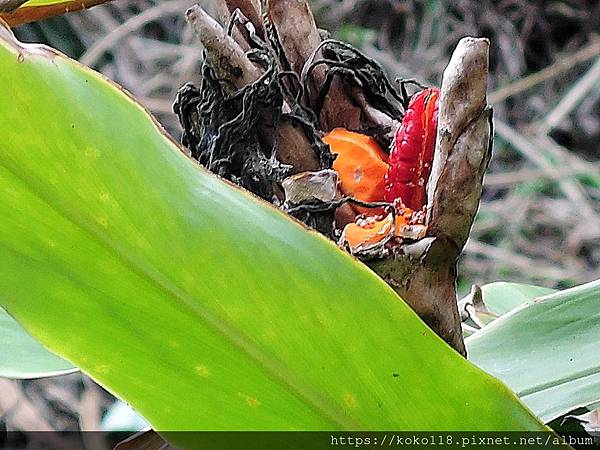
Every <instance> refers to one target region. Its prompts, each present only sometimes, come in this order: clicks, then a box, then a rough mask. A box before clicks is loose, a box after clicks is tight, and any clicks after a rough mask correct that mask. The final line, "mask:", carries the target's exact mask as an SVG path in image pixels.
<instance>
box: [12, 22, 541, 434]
mask: <svg viewBox="0 0 600 450" xmlns="http://www.w3.org/2000/svg"><path fill="white" fill-rule="evenodd" d="M3 34H4V36H3V39H2V43H1V45H0V68H1V70H0V136H2V140H1V144H0V193H1V195H0V216H1V217H2V220H1V221H0V303H2V304H3V305H4V306H5V307H6V309H7V310H8V311H9V312H10V313H11V314H12V315H13V316H14V317H16V318H17V319H18V320H19V321H20V322H21V323H22V324H23V325H24V327H25V328H26V329H27V330H28V331H29V332H30V333H31V334H32V335H34V336H35V337H36V338H38V339H39V340H40V341H41V342H43V343H44V344H45V345H47V346H48V347H49V348H51V349H52V350H53V351H56V352H57V353H58V354H60V355H61V356H63V357H65V358H66V359H68V360H70V361H72V362H73V363H74V364H75V365H77V366H79V367H81V368H82V369H83V370H85V371H86V372H87V373H89V374H90V375H91V376H92V377H94V378H95V379H96V380H98V381H99V382H100V383H102V384H103V385H104V386H106V387H107V388H108V389H110V390H111V391H113V392H115V393H116V394H117V395H119V396H120V397H122V398H124V399H126V400H127V401H128V403H130V404H131V405H132V406H133V407H134V408H136V410H138V411H139V412H140V413H141V414H142V415H143V416H144V417H146V418H147V419H148V421H149V422H150V423H151V424H152V425H153V426H154V427H156V428H157V429H159V430H191V429H200V430H201V429H210V430H222V429H233V430H235V429H250V430H251V429H255V430H257V429H266V430H277V429H279V430H283V429H286V430H287V429H311V430H327V429H370V430H382V429H411V430H419V429H420V430H434V429H435V430H522V429H529V430H540V429H543V425H541V423H539V422H538V421H537V420H536V419H535V417H534V416H533V415H532V414H531V413H530V412H529V411H528V410H527V409H525V408H524V407H523V405H522V404H521V403H520V401H519V400H518V399H517V398H516V397H515V396H514V395H513V394H512V393H511V392H510V391H509V390H508V389H507V388H506V387H505V386H504V385H502V384H501V383H500V382H499V381H497V380H495V379H493V378H492V377H490V376H488V375H487V374H484V373H483V372H482V371H481V370H480V369H478V368H477V367H475V366H473V365H472V364H470V363H469V362H467V361H466V360H464V359H463V358H461V357H460V356H459V355H458V354H457V353H455V352H454V351H452V350H450V349H449V348H448V347H447V346H446V345H445V344H444V343H443V342H442V341H441V340H440V339H439V338H438V337H437V336H436V335H435V334H434V333H432V332H431V331H430V330H429V329H428V328H427V327H426V326H425V325H424V324H423V323H422V322H421V321H420V320H419V319H418V317H417V316H416V315H415V314H414V313H413V312H412V311H411V310H410V308H408V307H407V306H406V304H405V303H404V302H402V301H401V299H399V298H398V297H397V295H396V294H395V293H394V292H393V291H392V290H391V289H390V288H389V287H388V286H387V285H386V284H385V283H384V282H383V281H382V280H381V279H379V278H378V277H376V276H375V275H374V274H373V273H372V272H371V271H370V270H369V269H368V268H366V266H364V265H362V264H361V263H360V262H358V261H356V260H354V259H353V258H351V257H350V256H348V255H347V254H345V253H344V252H342V251H341V250H339V249H338V248H336V246H335V245H334V244H333V243H331V242H330V241H328V240H326V239H325V238H324V237H322V236H320V235H318V234H316V233H314V232H312V231H307V230H306V229H305V228H303V227H302V226H301V225H299V224H298V223H296V222H294V221H292V220H290V219H289V218H288V217H286V216H285V215H284V214H283V213H281V212H280V211H277V210H276V209H274V208H273V207H272V206H270V205H268V204H266V203H264V202H262V201H259V200H257V199H256V198H254V197H253V196H251V195H250V194H248V193H246V192H243V191H241V190H239V189H238V188H236V187H234V186H231V185H229V184H227V183H224V182H223V181H221V180H219V179H217V178H216V177H215V176H213V175H211V174H209V173H207V172H206V171H205V170H203V169H202V168H201V167H199V166H198V165H197V164H195V163H194V162H192V161H190V160H189V159H188V158H187V157H186V156H185V155H184V154H183V153H182V152H180V151H179V148H178V147H177V146H176V145H175V144H174V143H173V142H172V141H170V140H169V139H168V138H166V137H165V136H164V135H163V134H162V133H161V132H160V130H159V129H158V127H157V125H156V123H155V122H153V121H152V120H151V118H150V117H149V116H148V115H147V113H146V112H145V111H144V110H142V108H141V107H139V106H138V105H137V104H135V103H134V102H133V101H132V100H131V99H130V98H129V97H128V96H127V95H125V94H124V93H123V92H121V91H119V90H118V89H117V88H116V87H115V86H114V85H112V84H109V83H107V82H106V81H105V80H104V79H102V78H101V76H100V75H98V74H96V73H94V72H92V71H91V70H89V69H86V68H83V67H81V66H79V65H78V64H77V63H75V62H73V61H70V60H68V59H67V58H65V57H63V56H61V55H58V54H56V53H55V52H53V51H50V50H49V49H47V48H45V47H37V46H29V45H27V46H24V45H22V44H19V43H17V42H15V40H14V38H12V37H11V36H9V35H8V33H7V32H3Z"/></svg>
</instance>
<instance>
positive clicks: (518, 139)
mask: <svg viewBox="0 0 600 450" xmlns="http://www.w3.org/2000/svg"><path fill="white" fill-rule="evenodd" d="M194 3H198V1H197V0H169V1H165V0H117V1H115V2H113V3H110V4H106V5H103V6H99V7H96V8H92V9H90V10H87V11H82V12H78V13H72V14H67V15H65V16H62V17H58V18H53V19H50V20H46V21H43V22H38V23H34V24H28V25H24V26H21V27H19V28H17V29H16V30H15V32H16V34H17V36H18V37H19V38H20V39H21V40H23V41H26V42H43V43H47V44H49V45H51V46H53V47H55V48H57V49H59V50H61V51H63V52H64V53H66V54H67V55H69V56H71V57H73V58H76V59H78V60H79V61H81V62H82V63H84V64H86V65H89V66H91V67H93V68H95V69H97V70H99V71H100V72H102V73H103V74H105V75H106V76H107V77H109V78H111V79H112V80H115V81H117V82H118V83H120V84H121V85H123V86H124V87H125V88H126V89H128V90H129V91H130V92H131V93H133V94H134V95H135V96H136V97H137V98H138V99H139V100H140V101H141V103H142V104H144V105H145V106H146V107H147V108H148V109H149V110H150V111H152V112H153V113H154V114H155V115H156V117H157V118H158V119H159V120H160V121H161V123H162V124H163V125H164V127H165V128H166V129H167V130H168V131H169V132H170V133H171V134H172V135H173V136H174V137H175V138H176V139H178V138H179V136H180V127H179V124H178V122H177V119H176V117H175V115H174V114H173V112H172V109H171V104H172V102H173V99H174V97H175V93H176V91H177V89H178V88H179V87H180V86H181V85H183V84H184V83H186V82H188V81H192V82H194V81H196V82H197V81H198V74H199V64H200V58H201V54H202V49H201V48H200V46H199V44H198V42H197V41H196V40H195V39H194V37H193V34H192V32H191V30H190V29H189V28H188V27H187V25H186V24H185V20H184V19H183V12H184V11H185V10H186V8H187V7H189V6H191V5H192V4H194ZM200 3H202V4H203V5H204V6H207V7H210V0H205V1H204V2H200ZM312 4H313V9H314V11H315V15H316V18H317V23H318V24H319V26H320V27H321V28H325V29H327V30H329V31H330V32H331V33H332V35H333V37H336V38H339V39H343V40H346V41H349V42H351V43H352V44H354V45H355V46H357V47H358V48H360V49H361V50H362V51H364V52H365V53H367V54H369V55H370V56H373V57H375V58H376V59H377V60H379V61H380V62H381V64H382V65H383V66H384V67H385V68H386V69H387V70H388V71H389V74H390V76H391V77H392V78H396V77H399V78H416V79H418V80H420V81H422V82H425V83H429V84H437V83H439V81H440V80H441V74H442V71H443V70H444V68H445V66H446V64H447V62H448V60H449V57H450V54H451V52H452V50H453V48H454V46H455V45H456V43H457V42H458V40H459V39H460V38H461V37H463V36H465V35H477V36H485V37H487V38H489V39H490V41H491V44H492V46H491V78H490V86H489V92H490V96H489V102H490V104H491V105H492V106H493V107H494V110H495V119H496V121H495V126H496V137H495V145H494V157H493V160H492V163H491V167H490V170H489V173H488V175H487V177H486V180H485V190H484V195H483V202H482V205H481V209H480V213H479V215H478V217H477V220H476V222H475V225H474V228H473V233H472V236H471V239H470V240H469V243H468V245H467V247H466V250H465V253H464V256H463V258H462V260H461V261H460V267H459V273H460V280H461V285H460V290H461V292H462V293H465V292H466V291H467V290H468V288H469V287H470V285H471V284H473V283H477V284H484V283H488V282H492V281H500V280H505V281H515V282H524V283H529V284H537V285H542V286H547V287H551V288H565V287H569V286H572V285H575V284H579V283H583V282H586V281H590V280H593V279H597V278H600V2H599V1H597V0H571V1H561V0H547V1H544V0H502V1H493V0H456V1H416V0H414V1H402V0H313V1H312ZM90 109H93V105H90ZM62 378H63V380H62V381H61V382H59V383H58V385H59V388H60V386H63V385H65V386H67V385H68V386H71V385H72V386H71V388H69V389H66V388H65V389H66V391H68V392H70V393H71V394H70V395H77V396H78V399H79V400H77V401H78V402H79V403H77V402H75V403H72V402H71V403H70V404H71V405H73V404H77V405H80V407H82V408H83V407H84V406H82V405H86V404H87V403H86V402H85V401H84V400H85V398H87V397H85V395H88V396H89V395H99V396H100V397H99V398H103V399H104V400H102V401H97V399H96V400H94V402H93V404H95V405H97V407H100V408H101V411H100V412H97V413H96V416H97V418H98V420H100V419H99V418H100V417H102V416H103V415H104V413H105V412H106V411H107V408H108V407H109V406H110V405H111V404H112V401H111V400H107V399H109V397H108V394H106V393H104V392H103V391H102V390H101V388H99V387H97V386H94V387H93V389H92V390H91V392H92V394H89V392H90V389H85V386H86V385H89V384H90V383H89V382H88V381H87V380H85V379H84V380H83V381H82V379H81V377H80V376H79V375H70V376H69V377H66V378H65V377H62ZM47 382H48V381H44V382H25V383H17V382H7V383H12V385H11V386H12V387H11V389H13V390H18V391H20V392H21V393H22V394H23V395H25V397H28V398H31V397H32V396H34V397H35V396H36V395H42V394H40V392H42V393H43V392H46V391H48V389H47V388H44V386H45V384H44V383H47ZM32 383H33V384H32ZM36 383H42V387H40V386H39V384H36ZM61 383H62V384H61ZM65 383H66V384H65ZM52 386H56V385H55V384H53V385H52ZM73 386H75V388H76V389H73ZM53 389H54V390H55V391H56V389H58V388H56V387H54V388H53ZM66 391H65V392H66ZM73 392H75V393H76V394H73ZM86 393H87V394H86ZM44 395H50V396H53V395H54V393H53V391H52V389H50V393H49V394H44ZM52 398H53V399H54V400H52V399H50V400H51V401H57V400H56V398H55V397H52ZM82 398H83V399H84V400H82ZM89 401H90V400H87V402H88V403H89ZM98 405H100V406H98ZM0 406H2V405H0ZM59 406H60V405H59ZM4 407H6V405H4ZM70 408H72V406H71V407H70ZM1 409H2V408H0V410H1ZM1 413H2V411H0V416H1ZM86 414H87V416H85V415H84V417H88V418H89V420H88V422H89V423H88V424H87V425H86V426H89V425H90V424H91V423H92V422H93V419H92V416H91V414H92V413H91V412H89V411H88V412H87V413H86ZM96 416H94V417H96ZM68 417H71V419H68V420H67V419H64V420H65V421H64V423H61V424H56V427H57V428H58V429H62V428H68V429H72V428H71V427H72V426H74V423H73V420H75V419H76V418H80V417H81V415H80V412H78V411H71V416H68V415H67V418H68ZM0 420H1V417H0ZM77 420H79V419H77ZM129 420H131V419H129ZM98 423H99V422H98ZM98 423H97V424H96V426H98ZM83 425H85V424H82V423H81V421H80V420H79V426H83Z"/></svg>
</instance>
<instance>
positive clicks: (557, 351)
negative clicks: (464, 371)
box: [466, 281, 600, 422]
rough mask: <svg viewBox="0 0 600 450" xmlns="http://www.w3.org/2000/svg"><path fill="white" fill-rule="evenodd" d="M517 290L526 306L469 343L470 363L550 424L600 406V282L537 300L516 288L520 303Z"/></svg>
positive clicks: (512, 289)
mask: <svg viewBox="0 0 600 450" xmlns="http://www.w3.org/2000/svg"><path fill="white" fill-rule="evenodd" d="M515 289H516V290H517V291H520V293H521V296H522V299H524V300H526V302H525V304H523V305H522V306H521V307H518V308H517V309H515V310H513V311H511V312H510V313H508V314H506V315H504V316H502V317H500V318H499V319H497V320H495V321H494V322H493V323H491V324H490V325H488V326H486V327H485V328H484V329H483V330H481V331H478V332H477V333H475V334H474V335H472V336H470V337H469V338H467V341H466V342H467V347H468V352H469V359H470V360H471V361H473V362H474V363H475V364H477V365H478V366H479V367H481V368H483V369H484V370H486V371H487V372H489V373H490V374H492V375H494V376H496V377H498V378H500V379H501V380H503V381H504V382H506V383H507V384H508V385H509V386H510V387H511V388H512V389H513V390H514V391H515V392H516V393H517V394H518V395H519V396H520V397H521V399H523V401H525V403H526V404H527V405H528V406H529V407H530V408H531V409H532V410H533V411H534V412H535V413H536V414H537V415H538V416H539V417H540V418H542V419H543V420H544V421H546V422H549V421H551V420H552V419H555V418H556V417H559V416H561V415H563V414H565V413H567V412H569V411H571V410H573V409H575V408H578V407H583V406H588V405H590V404H592V403H596V402H598V401H600V351H598V343H599V342H600V281H595V282H593V283H589V284H586V285H583V286H579V287H576V288H572V289H568V290H565V291H562V292H557V293H554V294H550V295H547V296H545V297H539V298H537V299H535V300H531V297H532V296H535V292H536V289H535V288H534V287H532V286H521V287H520V288H519V287H518V286H517V285H511V286H509V289H507V290H506V295H507V296H509V297H510V298H511V299H515V298H516V297H517V295H516V293H515ZM491 291H493V292H494V295H498V294H500V292H498V290H495V289H492V290H491ZM528 298H529V300H527V299H528ZM494 301H498V302H500V300H499V298H496V299H495V300H493V302H494ZM484 302H485V303H486V304H487V302H488V299H487V298H486V295H485V290H484Z"/></svg>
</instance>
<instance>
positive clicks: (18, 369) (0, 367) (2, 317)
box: [0, 308, 76, 378]
mask: <svg viewBox="0 0 600 450" xmlns="http://www.w3.org/2000/svg"><path fill="white" fill-rule="evenodd" d="M0 342H1V343H2V345H0V377H7V378H41V377H50V376H55V375H63V374H65V373H71V372H73V371H75V370H76V369H75V368H74V367H73V365H72V364H69V363H68V362H67V361H65V360H64V359H61V358H59V357H58V356H55V355H54V354H52V353H50V352H49V351H48V350H46V349H45V348H44V347H42V345H41V344H40V343H39V342H38V341H36V340H35V339H33V338H32V337H31V336H29V335H28V334H27V333H26V332H25V330H23V327H21V326H20V325H19V324H18V323H17V322H15V320H14V319H13V318H12V317H10V316H9V315H8V314H7V313H6V311H4V310H3V309H2V308H0Z"/></svg>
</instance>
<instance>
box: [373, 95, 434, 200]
mask: <svg viewBox="0 0 600 450" xmlns="http://www.w3.org/2000/svg"><path fill="white" fill-rule="evenodd" d="M439 95H440V91H439V89H437V88H429V89H424V90H422V91H420V92H418V93H417V94H415V95H414V96H413V97H412V98H411V100H410V102H409V104H408V108H407V109H406V113H405V115H404V119H403V120H402V124H401V125H400V128H398V131H397V132H396V135H395V137H394V142H393V144H392V150H391V151H390V157H389V164H390V167H389V169H388V172H387V174H386V175H385V193H384V198H385V201H387V202H394V201H395V200H397V199H400V200H402V203H404V204H405V205H406V206H408V207H409V208H411V209H413V210H420V209H421V208H422V207H423V206H424V205H425V203H426V200H427V193H426V187H427V180H429V175H430V173H431V164H432V162H433V152H434V150H435V138H436V134H437V123H438V105H439Z"/></svg>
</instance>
